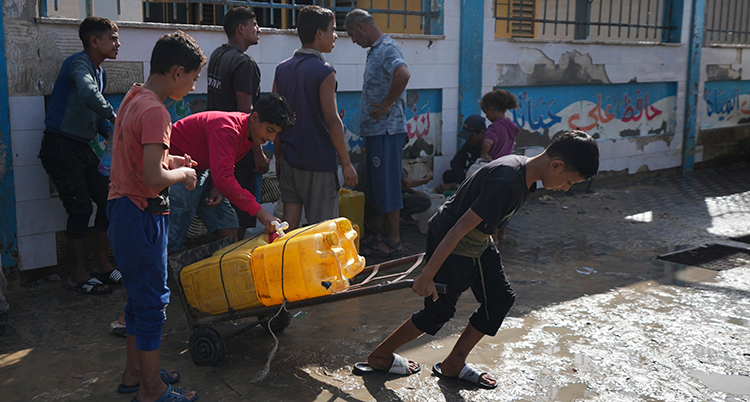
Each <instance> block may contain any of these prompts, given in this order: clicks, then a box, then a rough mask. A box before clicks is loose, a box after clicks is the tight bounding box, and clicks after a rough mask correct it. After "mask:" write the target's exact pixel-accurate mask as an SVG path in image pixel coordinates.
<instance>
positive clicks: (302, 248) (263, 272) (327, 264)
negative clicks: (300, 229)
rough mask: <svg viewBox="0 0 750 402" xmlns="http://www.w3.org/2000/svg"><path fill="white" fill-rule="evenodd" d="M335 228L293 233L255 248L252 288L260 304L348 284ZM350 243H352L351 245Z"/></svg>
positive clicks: (321, 292)
mask: <svg viewBox="0 0 750 402" xmlns="http://www.w3.org/2000/svg"><path fill="white" fill-rule="evenodd" d="M341 241H342V239H341V237H340V236H339V235H338V234H336V232H323V233H310V234H300V235H297V236H293V235H292V233H291V232H290V233H289V234H287V235H286V236H284V237H282V238H279V239H277V240H276V241H274V242H273V243H271V244H269V245H266V246H260V247H258V248H256V249H255V250H254V251H253V253H252V255H251V256H250V262H251V265H252V271H253V278H254V279H255V291H256V293H257V294H258V299H259V300H260V302H261V303H262V304H263V305H266V306H273V305H277V304H281V303H282V302H283V301H284V300H285V299H286V300H288V301H297V300H304V299H310V298H313V297H318V296H326V295H330V294H333V293H336V292H340V291H342V290H345V289H347V288H348V287H349V281H348V280H347V279H346V278H345V277H344V276H343V275H342V262H343V260H345V259H346V257H345V254H346V253H345V251H344V249H343V248H342V247H341ZM352 247H353V246H352Z"/></svg>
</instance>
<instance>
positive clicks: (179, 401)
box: [130, 385, 198, 402]
mask: <svg viewBox="0 0 750 402" xmlns="http://www.w3.org/2000/svg"><path fill="white" fill-rule="evenodd" d="M196 399H198V394H195V396H194V397H193V399H188V398H187V397H186V396H185V391H184V390H183V389H182V388H175V387H173V386H171V385H167V390H166V391H165V392H164V394H163V395H162V396H161V397H160V398H159V399H157V400H156V402H193V401H194V400H196ZM130 402H139V401H138V400H137V399H135V397H133V399H131V400H130Z"/></svg>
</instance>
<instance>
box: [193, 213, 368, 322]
mask: <svg viewBox="0 0 750 402" xmlns="http://www.w3.org/2000/svg"><path fill="white" fill-rule="evenodd" d="M356 239H357V232H356V230H355V229H354V228H353V226H352V224H351V222H349V220H348V219H346V218H337V219H332V220H328V221H324V222H321V223H320V224H318V225H315V226H308V227H304V228H300V229H296V230H293V231H291V232H289V233H283V231H282V232H281V236H280V237H279V238H278V239H276V240H274V241H273V242H271V243H270V244H269V237H268V235H266V234H262V235H260V236H256V237H254V238H252V239H246V240H243V241H240V242H237V243H234V244H230V245H229V246H226V247H224V248H222V249H220V250H218V251H216V252H215V253H214V254H213V255H212V256H211V257H209V258H207V259H205V260H202V261H199V262H197V263H195V264H192V265H189V266H187V267H185V268H183V269H182V271H181V272H180V281H181V284H182V288H183V293H184V294H185V299H186V300H187V302H188V305H190V306H191V307H193V308H195V309H197V310H200V311H202V312H204V313H207V314H222V313H226V312H227V311H229V309H230V308H231V309H233V310H236V311H241V310H246V309H251V308H256V307H261V306H271V305H277V304H281V303H282V302H283V300H284V296H286V299H287V300H289V301H297V300H303V299H309V298H312V297H318V296H324V295H329V294H333V293H335V292H339V291H342V290H345V289H347V288H348V287H349V281H348V279H347V278H351V277H354V275H356V274H358V273H359V272H362V270H363V269H364V266H365V259H364V257H361V256H359V255H358V254H357V252H356V248H355V245H354V240H356Z"/></svg>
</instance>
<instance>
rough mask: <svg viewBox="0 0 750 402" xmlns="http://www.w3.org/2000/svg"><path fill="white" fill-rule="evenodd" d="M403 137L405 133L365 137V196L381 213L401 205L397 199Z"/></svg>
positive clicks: (400, 201)
mask: <svg viewBox="0 0 750 402" xmlns="http://www.w3.org/2000/svg"><path fill="white" fill-rule="evenodd" d="M405 139H406V134H405V133H404V134H392V135H388V134H386V135H376V136H372V137H365V149H366V150H367V153H366V158H367V161H366V162H365V163H367V177H366V178H365V180H366V182H365V185H366V187H365V196H366V197H367V201H368V202H371V203H372V204H373V205H374V206H375V208H376V209H377V210H378V212H379V213H381V214H386V213H388V212H391V211H394V210H397V209H401V208H403V207H404V204H403V200H402V198H401V169H402V167H401V151H402V150H403V148H404V140H405ZM360 180H362V178H360Z"/></svg>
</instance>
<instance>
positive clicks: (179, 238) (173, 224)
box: [169, 169, 240, 251]
mask: <svg viewBox="0 0 750 402" xmlns="http://www.w3.org/2000/svg"><path fill="white" fill-rule="evenodd" d="M196 173H197V174H198V183H197V184H196V186H195V190H192V191H191V190H188V189H187V188H186V187H185V185H184V184H182V183H177V184H173V185H172V186H171V187H170V188H169V251H180V250H181V249H182V246H183V245H184V244H185V238H187V233H188V229H190V223H191V222H192V221H193V216H196V215H197V216H198V219H200V220H201V222H203V225H205V226H206V229H207V230H208V233H214V232H215V231H217V230H219V229H237V228H239V225H240V224H239V222H238V221H237V214H236V213H235V212H234V208H232V204H231V203H230V202H229V200H228V199H227V198H226V197H223V198H224V199H223V200H222V201H221V203H220V204H219V205H217V206H215V207H213V208H210V207H209V206H208V204H206V198H208V196H209V193H210V190H211V173H210V170H208V169H206V170H204V171H198V172H196Z"/></svg>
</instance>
